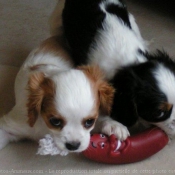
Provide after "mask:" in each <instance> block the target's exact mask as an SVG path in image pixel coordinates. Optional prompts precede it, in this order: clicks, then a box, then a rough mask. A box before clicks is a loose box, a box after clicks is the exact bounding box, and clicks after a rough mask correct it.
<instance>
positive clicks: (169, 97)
mask: <svg viewBox="0 0 175 175" xmlns="http://www.w3.org/2000/svg"><path fill="white" fill-rule="evenodd" d="M149 59H150V60H149V62H148V63H144V64H143V65H145V69H143V68H142V70H141V71H142V73H141V72H140V82H139V83H138V84H139V86H138V88H137V90H136V92H135V94H136V95H135V106H136V110H137V113H138V116H139V117H141V118H142V119H144V120H145V121H148V122H150V123H152V124H155V125H157V126H159V127H161V128H162V129H163V130H164V131H166V133H168V134H169V135H174V134H175V109H174V108H175V63H174V62H173V61H172V59H170V58H169V57H168V55H167V54H164V53H162V52H160V51H159V52H158V54H157V55H152V56H150V58H149Z"/></svg>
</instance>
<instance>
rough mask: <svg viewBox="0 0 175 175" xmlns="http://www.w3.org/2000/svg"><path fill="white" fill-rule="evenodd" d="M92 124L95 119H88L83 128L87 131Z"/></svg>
mask: <svg viewBox="0 0 175 175" xmlns="http://www.w3.org/2000/svg"><path fill="white" fill-rule="evenodd" d="M94 122H95V119H88V120H86V121H85V123H84V127H85V128H87V129H88V128H90V127H91V126H92V125H93V124H94Z"/></svg>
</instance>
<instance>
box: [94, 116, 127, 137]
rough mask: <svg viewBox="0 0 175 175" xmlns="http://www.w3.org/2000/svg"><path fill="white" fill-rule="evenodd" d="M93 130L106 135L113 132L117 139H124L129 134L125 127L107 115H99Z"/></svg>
mask: <svg viewBox="0 0 175 175" xmlns="http://www.w3.org/2000/svg"><path fill="white" fill-rule="evenodd" d="M93 132H101V133H103V134H106V135H108V136H110V135H111V134H114V135H115V136H116V137H117V138H118V139H119V140H125V139H126V138H127V137H128V136H129V135H130V134H129V131H128V129H127V127H125V126H124V125H122V124H121V123H119V122H117V121H115V120H113V119H111V118H110V117H109V116H100V117H99V118H98V120H97V122H96V126H95V128H94V130H93Z"/></svg>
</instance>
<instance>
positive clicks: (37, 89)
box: [27, 72, 55, 127]
mask: <svg viewBox="0 0 175 175" xmlns="http://www.w3.org/2000/svg"><path fill="white" fill-rule="evenodd" d="M28 92H29V96H28V102H27V109H28V123H29V125H30V126H31V127H33V126H34V124H35V122H36V120H37V118H38V115H39V114H40V111H41V106H42V102H43V99H44V98H53V96H54V94H55V87H54V83H53V81H52V80H50V79H49V78H46V77H45V76H44V74H43V73H41V72H37V73H33V74H32V75H31V76H30V78H29V81H28Z"/></svg>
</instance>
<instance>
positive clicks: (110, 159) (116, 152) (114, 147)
mask: <svg viewBox="0 0 175 175" xmlns="http://www.w3.org/2000/svg"><path fill="white" fill-rule="evenodd" d="M168 141H169V138H168V136H167V135H166V134H165V133H164V132H163V131H162V130H161V129H159V128H151V129H148V130H146V131H144V132H142V133H139V134H137V135H135V136H130V137H128V138H127V139H126V140H125V141H122V142H121V141H119V140H117V138H116V137H115V136H114V135H111V136H110V137H107V136H105V135H103V134H93V135H92V136H91V139H90V144H89V147H88V149H87V150H85V151H83V155H84V156H86V157H87V158H89V159H91V160H94V161H97V162H102V163H108V164H126V163H133V162H138V161H141V160H143V159H146V158H148V157H150V156H152V155H153V154H155V153H157V152H158V151H160V150H161V149H162V148H164V147H165V145H166V144H167V143H168Z"/></svg>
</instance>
